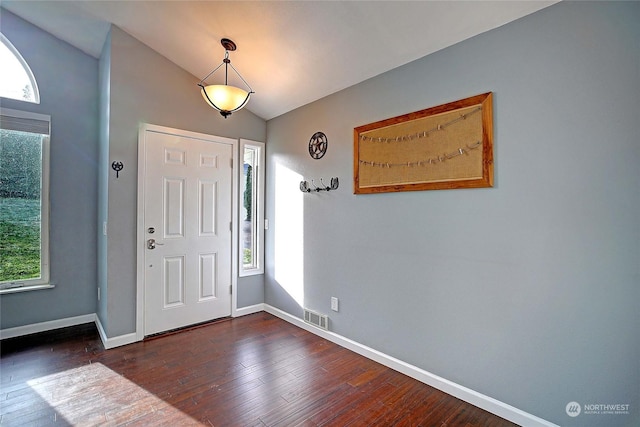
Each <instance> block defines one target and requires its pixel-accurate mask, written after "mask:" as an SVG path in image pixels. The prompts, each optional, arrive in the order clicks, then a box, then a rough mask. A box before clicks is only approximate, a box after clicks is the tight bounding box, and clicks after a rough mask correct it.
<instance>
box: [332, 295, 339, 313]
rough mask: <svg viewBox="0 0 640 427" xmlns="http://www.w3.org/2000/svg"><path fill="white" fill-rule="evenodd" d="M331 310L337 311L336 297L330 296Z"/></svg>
mask: <svg viewBox="0 0 640 427" xmlns="http://www.w3.org/2000/svg"><path fill="white" fill-rule="evenodd" d="M331 310H333V311H338V298H336V297H331Z"/></svg>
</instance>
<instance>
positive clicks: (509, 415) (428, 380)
mask: <svg viewBox="0 0 640 427" xmlns="http://www.w3.org/2000/svg"><path fill="white" fill-rule="evenodd" d="M264 311H266V312H267V313H270V314H273V315H274V316H277V317H279V318H281V319H283V320H285V321H287V322H289V323H291V324H293V325H296V326H298V327H300V328H302V329H305V330H307V331H309V332H311V333H313V334H315V335H318V336H320V337H322V338H325V339H327V340H329V341H331V342H333V343H335V344H338V345H339V346H342V347H345V348H347V349H349V350H351V351H353V352H355V353H358V354H360V355H362V356H364V357H366V358H368V359H371V360H374V361H376V362H378V363H380V364H382V365H384V366H387V367H389V368H391V369H394V370H396V371H398V372H401V373H403V374H405V375H407V376H409V377H411V378H414V379H416V380H418V381H420V382H422V383H425V384H427V385H429V386H431V387H433V388H437V389H438V390H441V391H443V392H445V393H447V394H450V395H451V396H454V397H457V398H458V399H461V400H464V401H465V402H468V403H470V404H472V405H474V406H477V407H478V408H481V409H484V410H485V411H488V412H491V413H492V414H494V415H497V416H499V417H502V418H504V419H506V420H509V421H511V422H513V423H516V424H518V425H521V426H525V427H559V426H558V425H556V424H553V423H551V422H549V421H546V420H544V419H542V418H539V417H536V416H535V415H532V414H529V413H527V412H524V411H522V410H520V409H518V408H515V407H513V406H511V405H508V404H506V403H504V402H500V401H499V400H496V399H494V398H492V397H489V396H485V395H484V394H482V393H478V392H477V391H474V390H471V389H469V388H467V387H464V386H462V385H460V384H456V383H454V382H452V381H449V380H447V379H445V378H442V377H439V376H437V375H434V374H432V373H431V372H428V371H425V370H424V369H421V368H418V367H417V366H413V365H410V364H408V363H406V362H403V361H402V360H399V359H396V358H395V357H392V356H389V355H387V354H384V353H382V352H379V351H378V350H375V349H373V348H370V347H367V346H365V345H362V344H360V343H358V342H356V341H353V340H350V339H349V338H345V337H343V336H342V335H338V334H336V333H335V332H331V331H325V330H324V329H320V328H318V327H316V326H313V325H310V324H308V323H306V322H304V321H303V320H302V319H300V318H298V317H295V316H292V315H291V314H289V313H287V312H284V311H282V310H280V309H278V308H275V307H273V306H271V305H269V304H264Z"/></svg>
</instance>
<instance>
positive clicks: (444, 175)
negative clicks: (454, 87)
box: [354, 93, 493, 194]
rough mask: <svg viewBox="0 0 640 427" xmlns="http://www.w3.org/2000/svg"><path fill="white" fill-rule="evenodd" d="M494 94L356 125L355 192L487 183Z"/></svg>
mask: <svg viewBox="0 0 640 427" xmlns="http://www.w3.org/2000/svg"><path fill="white" fill-rule="evenodd" d="M491 110H492V108H491V93H488V94H484V95H478V96H475V97H471V98H466V99H464V100H460V101H455V102H452V103H449V104H444V105H441V106H437V107H433V108H430V109H426V110H422V111H418V112H415V113H410V114H406V115H404V116H399V117H394V118H391V119H387V120H383V121H380V122H376V123H372V124H369V125H365V126H361V127H358V128H355V129H354V192H355V193H356V194H357V193H372V192H386V191H409V190H429V189H444V188H465V187H467V188H469V187H488V186H491V184H492V172H493V169H492V167H491V166H492V163H493V156H492V151H493V147H492V126H491V120H492V117H491V116H492V114H491V113H492V111H491Z"/></svg>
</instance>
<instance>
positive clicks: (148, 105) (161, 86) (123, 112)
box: [99, 26, 266, 337]
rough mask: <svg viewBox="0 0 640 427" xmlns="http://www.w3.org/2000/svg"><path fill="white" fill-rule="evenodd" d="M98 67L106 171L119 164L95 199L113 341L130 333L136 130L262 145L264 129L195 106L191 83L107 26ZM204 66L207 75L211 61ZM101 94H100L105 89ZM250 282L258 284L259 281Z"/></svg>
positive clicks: (257, 296) (250, 294)
mask: <svg viewBox="0 0 640 427" xmlns="http://www.w3.org/2000/svg"><path fill="white" fill-rule="evenodd" d="M107 55H109V58H107ZM102 60H103V61H104V62H107V61H109V63H110V68H109V76H110V81H109V87H110V90H109V95H108V96H109V115H108V117H109V124H108V128H107V129H103V132H108V137H107V138H105V140H106V139H108V142H109V148H108V152H109V159H107V164H109V165H110V164H111V162H112V161H116V160H117V161H121V162H123V163H124V170H123V171H122V172H121V173H120V178H119V179H116V176H115V173H113V171H111V170H110V169H108V170H106V171H104V170H103V169H101V170H103V172H102V173H105V172H106V173H107V174H108V178H107V179H108V181H107V182H108V184H107V187H108V191H107V193H108V194H105V193H104V191H103V192H102V193H101V194H100V198H101V204H100V206H108V212H107V218H108V230H109V232H108V237H107V251H106V257H105V256H103V257H101V258H100V260H99V262H100V263H101V265H102V266H103V268H105V270H106V293H107V308H106V316H105V317H106V319H103V318H102V317H101V320H105V322H103V324H104V323H107V325H106V326H105V327H106V329H107V331H106V332H107V335H108V336H109V337H115V336H119V335H124V334H127V333H131V332H134V331H135V326H136V322H135V319H136V215H137V211H136V206H137V161H138V155H137V154H138V151H137V150H138V128H139V124H140V123H143V122H145V123H151V124H156V125H161V126H168V127H173V128H178V129H186V130H189V131H193V132H202V133H207V134H212V135H218V136H225V137H230V138H247V139H252V140H256V141H265V137H266V122H265V121H264V120H263V119H261V118H259V117H257V116H256V115H254V114H253V113H251V112H250V111H249V110H247V109H244V110H241V111H239V112H237V113H234V114H233V115H231V116H230V117H229V118H228V119H226V120H225V119H224V118H223V117H222V116H221V115H220V114H218V113H217V112H216V111H215V110H213V109H211V108H210V107H208V106H207V105H206V104H205V103H204V102H203V101H202V97H201V95H200V92H199V90H198V87H197V86H196V83H197V82H198V78H196V77H194V76H192V75H191V74H189V73H187V72H186V71H184V70H183V69H181V68H179V67H178V66H176V65H175V64H174V63H172V62H170V61H169V60H168V59H166V58H164V57H163V56H161V55H160V54H158V53H157V52H155V51H154V50H152V49H151V48H149V47H148V46H146V45H144V44H142V43H141V42H139V41H138V40H136V39H135V38H133V37H132V36H130V35H129V34H127V33H125V32H124V31H122V30H121V29H119V28H117V27H115V26H113V27H112V28H111V37H110V46H108V47H106V48H105V50H104V51H103V55H102ZM212 61H213V62H212V67H213V66H215V65H216V59H215V58H212ZM105 74H106V73H105ZM101 86H102V88H103V90H104V88H105V85H104V84H103V85H101ZM103 96H104V94H103ZM103 162H104V160H103ZM103 166H104V165H103ZM102 188H103V187H102V186H101V189H102ZM105 201H106V203H105ZM101 268H102V267H101ZM252 280H253V281H255V280H258V281H260V280H262V276H260V277H259V278H257V279H252ZM252 280H251V279H250V280H248V281H247V280H244V279H240V280H239V281H238V293H239V295H238V298H239V301H243V302H247V303H248V304H249V305H251V303H257V302H262V286H260V288H259V289H258V290H256V289H255V284H254V282H253V281H252ZM245 284H247V286H245ZM254 300H255V301H256V302H253V301H254Z"/></svg>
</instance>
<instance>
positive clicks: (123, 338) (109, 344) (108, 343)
mask: <svg viewBox="0 0 640 427" xmlns="http://www.w3.org/2000/svg"><path fill="white" fill-rule="evenodd" d="M96 327H97V328H98V334H100V340H101V341H102V345H103V346H104V348H105V349H107V350H109V349H110V348H115V347H120V346H123V345H127V344H132V343H134V342H137V341H140V340H138V335H137V334H136V333H135V332H132V333H130V334H126V335H119V336H117V337H113V338H109V337H107V333H106V332H105V331H104V328H103V327H102V323H100V318H99V317H98V316H96Z"/></svg>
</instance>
